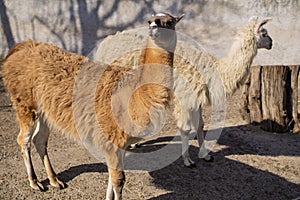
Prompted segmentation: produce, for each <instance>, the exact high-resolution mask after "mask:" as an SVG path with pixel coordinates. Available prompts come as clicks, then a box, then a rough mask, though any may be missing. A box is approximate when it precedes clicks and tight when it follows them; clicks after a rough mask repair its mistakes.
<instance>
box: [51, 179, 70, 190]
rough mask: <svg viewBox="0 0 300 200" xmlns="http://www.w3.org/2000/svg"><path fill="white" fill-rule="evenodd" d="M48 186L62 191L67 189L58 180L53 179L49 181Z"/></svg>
mask: <svg viewBox="0 0 300 200" xmlns="http://www.w3.org/2000/svg"><path fill="white" fill-rule="evenodd" d="M50 185H51V186H53V187H56V188H59V189H64V188H66V187H67V185H66V184H65V183H64V182H62V181H61V180H59V179H58V178H54V179H53V180H51V181H50Z"/></svg>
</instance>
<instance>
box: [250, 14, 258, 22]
mask: <svg viewBox="0 0 300 200" xmlns="http://www.w3.org/2000/svg"><path fill="white" fill-rule="evenodd" d="M257 19H258V16H252V17H250V18H249V20H248V21H249V22H255V23H256V22H257Z"/></svg>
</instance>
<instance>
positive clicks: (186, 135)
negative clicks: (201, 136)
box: [179, 130, 196, 167]
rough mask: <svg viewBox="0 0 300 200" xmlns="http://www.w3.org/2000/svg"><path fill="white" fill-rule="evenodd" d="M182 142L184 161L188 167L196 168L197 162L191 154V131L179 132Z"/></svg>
mask: <svg viewBox="0 0 300 200" xmlns="http://www.w3.org/2000/svg"><path fill="white" fill-rule="evenodd" d="M179 132H180V136H181V140H182V149H181V150H182V159H183V163H184V165H185V166H186V167H195V166H196V165H195V162H194V161H193V160H192V159H191V157H190V154H189V131H183V130H179Z"/></svg>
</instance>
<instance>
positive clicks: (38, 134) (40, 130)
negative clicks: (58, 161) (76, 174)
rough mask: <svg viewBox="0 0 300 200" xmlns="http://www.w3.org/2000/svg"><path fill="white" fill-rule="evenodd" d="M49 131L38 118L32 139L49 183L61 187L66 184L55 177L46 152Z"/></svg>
mask: <svg viewBox="0 0 300 200" xmlns="http://www.w3.org/2000/svg"><path fill="white" fill-rule="evenodd" d="M49 133H50V132H49V128H48V126H47V125H46V123H45V122H44V121H43V120H42V119H39V120H38V122H37V125H36V129H35V132H34V134H33V139H32V141H33V143H34V145H35V148H36V150H37V152H38V154H39V155H40V157H41V160H42V162H43V164H44V167H45V169H46V173H47V176H48V179H49V182H50V185H52V186H54V187H57V188H60V189H62V188H65V187H66V185H65V184H64V183H63V182H62V181H60V180H59V179H58V178H57V175H56V173H55V172H54V170H53V168H52V165H51V163H50V159H49V156H48V152H47V144H48V138H49Z"/></svg>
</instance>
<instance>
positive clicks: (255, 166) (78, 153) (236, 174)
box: [0, 76, 300, 200]
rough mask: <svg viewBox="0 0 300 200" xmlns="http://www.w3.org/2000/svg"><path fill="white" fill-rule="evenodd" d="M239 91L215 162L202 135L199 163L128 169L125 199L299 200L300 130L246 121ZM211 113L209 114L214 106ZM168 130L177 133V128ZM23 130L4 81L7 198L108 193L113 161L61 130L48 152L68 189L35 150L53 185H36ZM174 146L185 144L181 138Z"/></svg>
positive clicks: (0, 186)
mask: <svg viewBox="0 0 300 200" xmlns="http://www.w3.org/2000/svg"><path fill="white" fill-rule="evenodd" d="M0 77H1V76H0ZM240 95H241V94H240V92H237V93H236V94H235V95H234V96H233V97H232V98H231V99H229V100H228V101H227V106H228V110H227V113H226V114H227V118H226V123H225V127H224V129H223V131H222V135H221V137H220V139H219V140H218V144H217V146H215V148H214V150H213V152H212V154H213V155H214V156H215V161H214V162H212V163H206V162H204V161H202V160H199V159H197V151H198V150H197V145H196V141H195V140H192V141H191V143H192V144H193V146H191V149H190V153H191V156H192V158H193V159H194V160H195V161H196V167H195V168H192V169H189V168H186V167H184V166H183V162H182V159H181V158H180V159H178V160H177V161H175V162H174V163H172V164H171V165H169V166H166V167H164V168H162V169H159V170H156V171H153V172H142V171H141V172H130V171H129V172H127V173H126V178H127V181H126V184H125V188H124V193H123V195H124V199H151V200H154V199H297V198H298V199H299V198H300V135H294V134H291V133H285V134H274V133H268V132H264V131H262V130H261V129H260V128H259V127H257V126H252V125H249V124H247V116H246V115H245V114H243V112H241V104H240V99H241V98H240ZM241 113H242V114H241ZM204 114H205V116H206V118H205V119H207V118H208V117H207V115H209V112H208V111H205V112H204ZM169 133H170V134H171V135H172V134H173V135H176V130H175V128H174V126H171V128H170V129H169ZM17 134H18V126H17V124H16V121H15V112H14V110H13V109H12V108H11V106H10V101H9V98H8V94H7V93H6V92H5V90H4V88H3V83H2V81H1V79H0V169H1V170H0V199H104V196H105V192H106V187H107V180H108V173H107V169H106V166H105V165H104V164H101V163H98V161H97V160H96V159H95V158H94V157H93V156H92V155H91V154H89V153H88V151H87V150H85V148H84V147H83V146H82V145H80V144H76V143H75V142H72V141H70V140H68V139H67V138H66V137H64V136H63V135H61V134H60V133H56V132H54V133H52V134H51V136H50V140H49V147H48V149H49V154H50V157H51V160H52V163H53V164H54V168H55V170H56V172H57V173H58V176H59V177H60V178H61V179H62V180H63V181H64V182H66V184H67V185H68V187H67V188H66V189H62V190H59V189H57V188H53V187H51V186H49V182H48V180H47V178H46V175H45V171H44V168H43V166H42V163H41V161H40V159H39V157H38V155H37V153H36V151H35V149H33V150H32V152H33V153H32V157H33V162H34V166H35V169H36V173H37V176H38V178H39V180H41V181H42V183H43V185H44V186H46V188H47V191H45V192H40V191H34V190H33V189H31V188H30V187H29V183H28V180H27V176H26V172H25V166H24V164H23V160H22V158H21V156H20V153H19V147H18V145H17V142H16V138H17ZM165 139H166V140H168V138H167V137H166V138H165ZM172 145H177V146H178V148H180V143H179V142H177V143H174V144H172ZM151 146H152V148H155V147H157V146H158V144H157V143H153V144H152V145H150V147H149V148H151ZM166 156H167V155H166Z"/></svg>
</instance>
